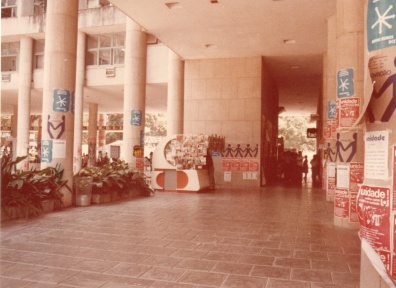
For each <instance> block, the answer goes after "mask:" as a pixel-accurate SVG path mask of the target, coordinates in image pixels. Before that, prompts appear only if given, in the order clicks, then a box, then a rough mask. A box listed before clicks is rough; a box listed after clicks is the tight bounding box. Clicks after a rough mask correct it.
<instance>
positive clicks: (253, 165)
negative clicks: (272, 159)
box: [249, 159, 260, 172]
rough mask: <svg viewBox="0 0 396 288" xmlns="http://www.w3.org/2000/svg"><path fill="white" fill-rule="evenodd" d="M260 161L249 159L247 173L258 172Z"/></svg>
mask: <svg viewBox="0 0 396 288" xmlns="http://www.w3.org/2000/svg"><path fill="white" fill-rule="evenodd" d="M259 167H260V161H259V160H258V159H250V161H249V171H251V172H259V171H260V169H259Z"/></svg>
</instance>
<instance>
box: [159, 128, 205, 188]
mask: <svg viewBox="0 0 396 288" xmlns="http://www.w3.org/2000/svg"><path fill="white" fill-rule="evenodd" d="M208 144H209V142H208V136H205V135H201V134H200V135H174V136H168V137H166V138H165V139H164V140H163V141H162V142H160V143H159V144H158V145H157V146H156V148H155V150H154V152H153V159H152V169H153V170H152V172H151V188H153V189H154V190H156V191H176V192H178V191H193V192H194V191H195V192H196V191H199V190H202V189H205V188H208V187H209V176H208V172H207V170H206V152H207V149H208Z"/></svg>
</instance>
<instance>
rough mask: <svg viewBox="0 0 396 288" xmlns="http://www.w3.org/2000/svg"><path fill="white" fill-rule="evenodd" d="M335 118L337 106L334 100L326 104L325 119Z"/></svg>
mask: <svg viewBox="0 0 396 288" xmlns="http://www.w3.org/2000/svg"><path fill="white" fill-rule="evenodd" d="M336 116H337V104H336V102H335V101H334V100H330V101H329V102H327V118H328V119H335V118H336Z"/></svg>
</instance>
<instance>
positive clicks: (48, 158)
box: [41, 140, 53, 163]
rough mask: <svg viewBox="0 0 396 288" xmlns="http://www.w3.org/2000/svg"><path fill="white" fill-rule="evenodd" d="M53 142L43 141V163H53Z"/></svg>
mask: <svg viewBox="0 0 396 288" xmlns="http://www.w3.org/2000/svg"><path fill="white" fill-rule="evenodd" d="M52 150H53V145H52V140H42V141H41V162H43V163H51V162H52Z"/></svg>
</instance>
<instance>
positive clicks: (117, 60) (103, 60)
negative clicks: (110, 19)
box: [86, 33, 125, 65]
mask: <svg viewBox="0 0 396 288" xmlns="http://www.w3.org/2000/svg"><path fill="white" fill-rule="evenodd" d="M124 51H125V33H114V34H101V35H88V36H87V54H86V64H87V65H122V64H124V57H125V56H124V54H125V53H124Z"/></svg>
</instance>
